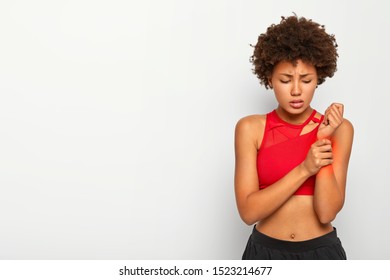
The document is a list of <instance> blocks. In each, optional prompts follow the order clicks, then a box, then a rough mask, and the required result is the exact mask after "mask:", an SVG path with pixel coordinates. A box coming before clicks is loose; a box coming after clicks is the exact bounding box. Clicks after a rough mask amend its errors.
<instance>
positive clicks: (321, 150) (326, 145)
mask: <svg viewBox="0 0 390 280" xmlns="http://www.w3.org/2000/svg"><path fill="white" fill-rule="evenodd" d="M332 163H333V153H332V142H331V141H330V140H329V139H320V140H317V142H315V143H314V144H312V145H311V147H310V150H309V152H308V153H307V155H306V158H305V160H304V161H303V162H302V163H301V164H302V167H303V168H304V169H305V170H306V171H307V172H308V173H309V175H310V176H312V175H315V174H317V173H318V171H320V169H321V167H324V166H327V165H329V164H332Z"/></svg>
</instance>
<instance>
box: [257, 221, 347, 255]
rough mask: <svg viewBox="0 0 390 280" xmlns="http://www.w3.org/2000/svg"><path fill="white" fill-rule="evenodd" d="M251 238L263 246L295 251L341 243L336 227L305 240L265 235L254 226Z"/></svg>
mask: <svg viewBox="0 0 390 280" xmlns="http://www.w3.org/2000/svg"><path fill="white" fill-rule="evenodd" d="M251 238H252V241H253V242H255V243H258V244H259V245H261V246H264V247H268V248H273V249H278V250H285V251H293V252H301V251H307V250H314V249H316V248H319V247H323V246H329V245H332V244H340V243H341V242H340V239H339V238H338V237H337V231H336V228H333V231H331V232H329V233H327V234H324V235H322V236H319V237H316V238H313V239H309V240H304V241H287V240H280V239H276V238H273V237H270V236H268V235H265V234H263V233H261V232H259V231H258V230H257V229H256V227H254V228H253V232H252V235H251Z"/></svg>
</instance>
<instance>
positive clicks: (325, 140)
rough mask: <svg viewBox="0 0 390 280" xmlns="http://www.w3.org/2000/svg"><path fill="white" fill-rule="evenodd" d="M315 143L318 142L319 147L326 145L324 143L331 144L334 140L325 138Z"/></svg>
mask: <svg viewBox="0 0 390 280" xmlns="http://www.w3.org/2000/svg"><path fill="white" fill-rule="evenodd" d="M314 144H316V146H317V147H319V146H324V145H331V144H332V141H330V140H329V139H326V138H324V139H320V140H318V141H316V142H315V143H314Z"/></svg>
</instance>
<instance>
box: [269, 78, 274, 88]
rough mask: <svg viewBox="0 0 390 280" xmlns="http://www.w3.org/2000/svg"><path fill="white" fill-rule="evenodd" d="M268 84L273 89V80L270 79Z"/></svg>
mask: <svg viewBox="0 0 390 280" xmlns="http://www.w3.org/2000/svg"><path fill="white" fill-rule="evenodd" d="M268 84H269V87H270V88H271V89H272V88H273V86H272V81H271V78H268Z"/></svg>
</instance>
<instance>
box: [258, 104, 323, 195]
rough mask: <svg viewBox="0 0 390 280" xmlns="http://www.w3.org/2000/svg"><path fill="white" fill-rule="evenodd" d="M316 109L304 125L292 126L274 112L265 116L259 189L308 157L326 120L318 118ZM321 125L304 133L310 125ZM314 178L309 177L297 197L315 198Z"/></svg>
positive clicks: (296, 193)
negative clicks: (323, 121)
mask: <svg viewBox="0 0 390 280" xmlns="http://www.w3.org/2000/svg"><path fill="white" fill-rule="evenodd" d="M316 112H317V111H316V110H313V112H312V113H311V115H310V116H309V118H308V119H307V120H306V121H305V122H304V123H302V124H299V125H295V124H290V123H288V122H285V121H284V120H282V119H281V118H280V117H279V116H278V115H277V113H276V111H275V110H274V111H272V112H270V113H268V114H267V115H266V124H265V130H264V136H263V140H262V143H261V146H260V148H259V150H258V152H257V173H258V177H259V187H260V189H264V188H266V187H268V186H269V185H272V184H273V183H275V182H276V181H278V180H279V179H281V178H282V177H283V176H285V175H286V174H287V173H288V172H290V171H291V170H292V169H294V168H295V167H296V166H298V165H299V164H300V163H301V162H303V161H304V160H305V158H306V155H307V153H308V151H309V149H310V146H311V145H312V144H313V143H314V142H315V141H317V131H318V128H319V124H321V122H322V120H323V117H324V116H321V119H317V118H316V117H315V115H316ZM310 121H314V122H316V123H318V125H317V126H316V128H315V129H313V130H312V131H310V132H308V133H305V134H302V135H300V134H301V131H302V129H303V128H304V127H305V126H306V125H307V124H308V123H309V122H310ZM314 185H315V175H313V176H311V177H310V178H308V179H307V180H306V181H305V182H304V183H303V184H302V185H301V186H300V187H299V189H298V190H297V191H296V192H295V193H294V195H313V194H314Z"/></svg>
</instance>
